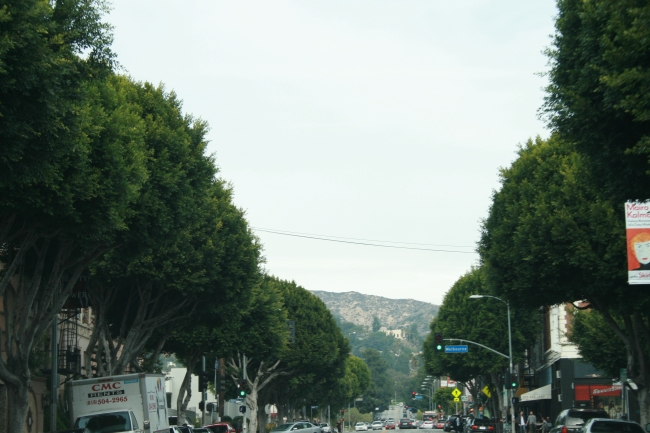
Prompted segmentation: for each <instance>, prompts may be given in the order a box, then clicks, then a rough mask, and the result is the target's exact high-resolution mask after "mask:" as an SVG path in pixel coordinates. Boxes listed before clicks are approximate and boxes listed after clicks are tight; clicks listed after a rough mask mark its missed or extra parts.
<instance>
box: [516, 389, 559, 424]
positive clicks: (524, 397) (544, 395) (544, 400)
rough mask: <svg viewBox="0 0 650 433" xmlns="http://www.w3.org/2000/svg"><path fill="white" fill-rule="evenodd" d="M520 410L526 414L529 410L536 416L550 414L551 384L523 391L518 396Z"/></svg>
mask: <svg viewBox="0 0 650 433" xmlns="http://www.w3.org/2000/svg"><path fill="white" fill-rule="evenodd" d="M517 409H518V410H520V411H524V413H526V414H528V413H530V412H531V411H532V412H533V413H534V414H536V415H537V416H538V417H540V418H541V417H544V418H546V417H547V416H550V413H551V385H550V384H549V385H544V386H542V387H540V388H537V389H534V390H532V391H529V392H526V393H523V394H521V395H520V396H519V406H518V408H517Z"/></svg>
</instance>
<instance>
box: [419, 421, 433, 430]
mask: <svg viewBox="0 0 650 433" xmlns="http://www.w3.org/2000/svg"><path fill="white" fill-rule="evenodd" d="M420 428H431V429H432V428H433V421H432V420H426V421H422V424H420Z"/></svg>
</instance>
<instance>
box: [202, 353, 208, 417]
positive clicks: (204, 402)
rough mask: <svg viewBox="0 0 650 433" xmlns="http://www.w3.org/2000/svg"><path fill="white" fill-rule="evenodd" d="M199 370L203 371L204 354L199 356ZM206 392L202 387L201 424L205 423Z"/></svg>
mask: <svg viewBox="0 0 650 433" xmlns="http://www.w3.org/2000/svg"><path fill="white" fill-rule="evenodd" d="M201 371H205V355H203V356H201ZM206 396H207V392H206V390H205V389H204V390H203V391H202V392H201V400H203V411H202V412H201V414H202V417H203V425H206V423H205V414H206V412H207V410H206V407H205V405H206V404H207V402H206V401H205V400H206Z"/></svg>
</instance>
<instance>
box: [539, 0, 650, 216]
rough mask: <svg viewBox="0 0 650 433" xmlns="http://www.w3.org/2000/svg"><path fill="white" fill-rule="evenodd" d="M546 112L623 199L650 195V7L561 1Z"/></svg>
mask: <svg viewBox="0 0 650 433" xmlns="http://www.w3.org/2000/svg"><path fill="white" fill-rule="evenodd" d="M557 4H558V9H559V14H558V17H557V20H556V33H555V38H554V44H553V48H552V49H550V50H549V51H548V55H549V57H550V59H551V65H552V68H551V71H550V74H549V78H550V85H549V86H548V88H547V97H546V103H545V106H544V111H545V113H546V114H547V115H548V117H549V121H550V124H551V126H552V127H553V128H554V129H555V130H556V131H557V132H559V133H560V134H561V135H562V136H563V137H564V138H565V139H566V140H568V141H569V142H572V143H575V145H576V147H577V149H578V151H579V152H580V153H581V154H582V155H584V157H585V158H586V162H587V163H588V164H589V166H590V170H591V172H592V173H593V176H591V180H592V181H594V182H595V183H596V184H597V185H599V186H600V187H603V192H604V194H605V197H607V198H608V199H610V200H611V201H612V202H613V203H616V204H620V205H622V203H624V202H625V200H627V199H646V198H648V197H649V193H648V189H647V188H646V185H647V183H648V181H649V180H650V177H649V173H650V170H649V168H650V166H649V162H650V150H649V149H650V146H649V144H650V101H649V100H648V98H647V95H648V92H649V91H650V30H649V29H650V5H649V4H648V3H647V2H646V1H643V0H595V1H582V0H559V1H558V2H557Z"/></svg>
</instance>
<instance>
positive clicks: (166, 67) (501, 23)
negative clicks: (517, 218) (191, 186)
mask: <svg viewBox="0 0 650 433" xmlns="http://www.w3.org/2000/svg"><path fill="white" fill-rule="evenodd" d="M555 15H556V7H555V2H554V1H552V0H525V1H522V0H491V1H487V0H460V1H442V0H426V1H408V0H399V1H398V0H395V1H380V0H374V1H356V0H345V1H335V0H328V1H313V0H304V1H275V0H272V1H269V0H265V1H259V2H248V1H217V0H185V1H182V2H181V1H177V0H176V1H168V0H155V1H154V0H136V1H134V0H114V1H113V10H112V12H111V14H110V15H109V16H108V17H107V20H108V21H110V23H111V24H113V25H114V27H115V29H114V34H115V43H114V50H115V51H116V53H117V55H118V60H119V62H120V63H121V65H122V66H123V68H124V70H125V71H126V72H127V73H128V74H130V75H131V76H132V77H133V78H134V79H136V80H139V81H149V82H153V83H155V84H158V83H163V84H164V85H165V87H166V88H167V90H169V91H172V90H173V91H175V92H176V93H177V94H178V96H179V97H180V98H181V99H182V100H183V101H184V110H185V112H187V113H191V114H193V115H194V116H196V117H200V118H202V119H204V120H206V121H207V122H208V123H209V124H210V126H211V130H210V133H209V135H208V139H209V140H210V145H209V151H210V152H212V153H215V154H216V158H217V163H218V165H219V167H220V170H221V176H222V177H223V178H224V179H227V180H228V181H229V182H231V183H232V185H233V188H234V191H235V203H236V204H237V205H238V206H239V207H241V208H242V209H244V210H245V211H246V214H247V218H248V221H249V222H250V225H251V226H252V227H255V228H262V229H271V230H277V231H288V232H294V233H308V234H315V235H317V236H316V237H321V236H323V235H325V236H336V237H339V238H354V239H370V240H379V241H393V242H403V243H404V244H391V245H401V246H409V247H414V248H422V249H434V250H446V251H465V252H469V253H459V252H445V251H428V250H407V249H394V248H382V247H373V246H366V245H355V244H346V243H335V242H329V241H322V240H314V239H308V238H299V237H291V236H283V235H278V234H273V233H268V232H262V231H258V232H257V234H258V235H259V237H260V239H261V240H262V243H263V244H264V255H265V257H266V264H265V267H266V269H267V270H268V272H269V273H271V274H273V275H276V276H278V277H280V278H283V279H288V280H295V281H296V282H297V283H298V284H300V285H302V286H303V287H305V288H307V289H311V290H326V291H332V292H344V291H357V292H361V293H365V294H373V295H379V296H385V297H389V298H412V299H417V300H421V301H426V302H432V303H436V304H439V303H441V301H442V298H443V296H444V294H445V293H446V291H447V290H449V288H450V287H451V285H452V284H453V283H454V282H455V281H456V280H457V279H458V278H459V277H460V276H462V275H463V274H464V273H465V272H467V271H468V270H469V269H470V267H471V266H472V265H473V264H476V263H477V260H478V256H477V255H476V254H475V253H472V251H474V249H475V245H476V242H477V240H478V238H479V232H480V223H481V219H482V218H485V217H486V216H487V212H488V208H489V205H490V200H491V194H492V192H493V190H494V189H496V188H498V186H499V183H498V172H499V168H500V167H506V166H508V165H509V164H510V163H511V162H512V161H513V160H514V159H515V157H516V150H517V145H518V144H520V143H523V142H525V141H526V140H527V139H528V138H531V137H535V136H537V135H541V136H542V137H547V136H548V135H549V132H548V130H547V129H546V128H545V126H544V123H543V122H542V121H541V120H540V119H539V118H538V115H537V111H538V109H539V107H540V105H541V104H542V99H543V96H544V92H543V87H544V86H545V84H546V79H545V78H544V77H543V76H540V74H541V73H543V72H545V71H546V70H547V69H548V66H547V58H546V57H545V56H544V54H543V53H542V51H543V50H544V49H546V48H548V47H549V45H550V43H551V40H550V35H551V34H552V33H553V20H554V17H555ZM340 240H345V239H340ZM352 242H362V243H381V242H368V241H357V240H352ZM415 244H426V245H415ZM384 245H386V244H384Z"/></svg>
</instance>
